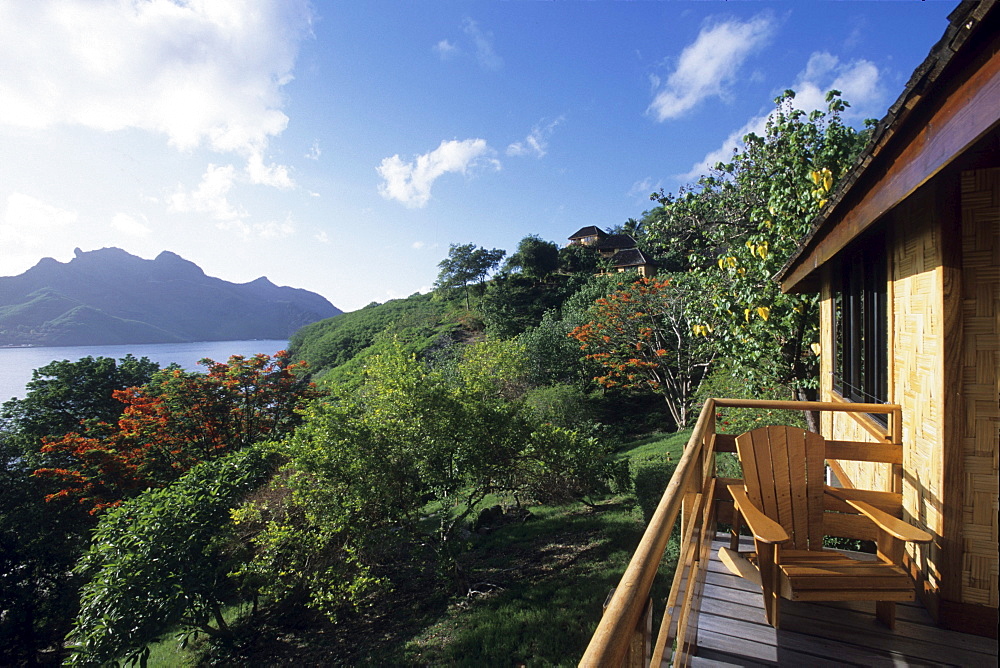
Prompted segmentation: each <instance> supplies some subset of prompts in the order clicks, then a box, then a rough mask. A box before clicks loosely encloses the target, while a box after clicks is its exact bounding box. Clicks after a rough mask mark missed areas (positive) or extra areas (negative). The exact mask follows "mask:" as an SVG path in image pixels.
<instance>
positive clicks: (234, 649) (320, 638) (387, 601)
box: [150, 431, 690, 666]
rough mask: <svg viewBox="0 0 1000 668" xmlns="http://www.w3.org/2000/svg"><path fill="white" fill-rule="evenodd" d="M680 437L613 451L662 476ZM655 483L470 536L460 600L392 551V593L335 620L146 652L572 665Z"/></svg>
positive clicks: (640, 526)
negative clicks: (224, 643)
mask: <svg viewBox="0 0 1000 668" xmlns="http://www.w3.org/2000/svg"><path fill="white" fill-rule="evenodd" d="M689 435H690V432H689V431H684V432H680V433H677V434H671V435H668V436H662V435H653V436H649V437H646V438H644V439H642V440H639V441H636V442H634V443H632V444H631V445H630V446H628V447H627V448H626V449H625V450H623V451H622V452H621V453H620V455H619V456H621V457H624V458H627V459H628V460H629V461H630V463H631V466H632V469H633V473H634V475H635V477H636V479H637V481H638V480H641V479H642V477H643V475H644V474H648V473H650V472H653V473H654V474H655V476H656V477H658V479H659V480H661V481H662V480H663V477H662V474H663V469H662V467H661V465H662V464H667V465H668V468H669V469H672V465H673V464H674V463H676V462H677V460H679V459H680V455H681V452H682V451H683V448H684V444H685V443H686V442H687V439H688V437H689ZM657 485H659V483H658V484H657ZM657 485H654V486H647V487H646V488H642V487H640V488H638V489H637V490H636V493H634V494H630V495H625V496H618V497H612V498H608V499H605V500H603V501H602V502H601V503H600V504H598V506H597V508H596V509H591V508H587V507H585V506H584V505H582V504H571V505H565V506H533V507H532V508H531V509H530V510H531V515H532V519H531V520H530V521H527V522H523V523H512V524H506V525H503V526H500V527H498V528H496V529H494V530H492V531H490V532H488V533H484V534H471V535H470V536H469V539H468V540H469V543H470V549H469V551H468V552H467V553H466V554H465V555H464V557H463V565H464V567H465V569H466V571H467V572H468V573H469V575H470V587H469V589H470V592H469V593H468V594H467V595H461V596H456V595H450V594H449V593H448V592H446V591H443V589H442V584H441V580H440V579H438V578H437V577H435V574H434V573H433V570H431V569H429V568H428V565H427V562H426V561H424V560H421V559H414V558H408V557H406V556H405V555H400V560H399V561H397V562H395V563H393V564H391V565H387V569H388V570H390V571H391V576H392V577H393V581H394V584H395V588H394V590H393V592H392V593H391V594H390V595H389V596H387V597H384V598H382V599H379V600H376V601H373V602H372V603H371V605H370V606H369V607H368V608H366V609H364V610H361V611H359V613H358V614H356V615H353V616H350V617H347V618H344V619H342V620H341V621H340V622H339V623H338V624H337V625H332V624H330V623H329V622H327V621H326V620H325V619H322V618H319V617H317V616H315V615H312V614H309V613H303V612H297V613H295V614H292V615H290V616H287V617H284V618H281V617H278V618H270V619H269V620H268V621H266V622H263V621H253V620H245V621H244V622H243V624H242V626H241V627H240V630H239V636H238V638H237V640H236V642H235V643H234V644H233V645H231V646H228V647H217V648H210V647H206V646H205V645H203V644H202V645H200V646H197V647H196V648H194V651H187V652H181V653H178V651H177V650H176V649H174V648H173V647H168V645H173V646H175V645H176V641H174V640H172V639H167V640H164V641H163V642H161V643H159V645H157V646H156V647H155V648H154V657H162V660H163V661H164V663H163V664H162V665H175V666H176V665H250V664H253V665H292V664H294V665H351V666H384V665H398V666H424V665H435V666H483V665H520V664H525V665H529V666H571V665H576V663H577V662H578V661H579V658H580V656H581V655H582V654H583V651H584V649H585V648H586V645H587V643H588V642H589V640H590V636H591V634H592V633H593V631H594V628H595V627H596V625H597V622H598V620H599V619H600V616H601V609H602V605H603V603H604V600H605V598H606V597H607V595H608V592H609V591H610V590H611V588H613V587H614V586H615V585H616V584H617V583H618V580H619V579H620V578H621V575H622V573H623V572H624V570H625V567H626V566H627V564H628V561H629V559H630V558H631V556H632V552H633V551H634V550H635V547H636V545H637V544H638V543H639V539H640V538H641V536H642V533H643V531H644V529H645V521H644V519H643V517H644V514H645V509H646V508H647V507H649V506H650V505H651V504H652V505H655V503H656V501H658V500H659V495H660V494H662V492H663V489H664V487H665V481H664V482H662V486H657ZM676 553H677V549H676V545H675V544H672V545H671V546H669V547H668V550H667V555H666V558H665V559H664V561H663V564H662V565H661V570H660V577H659V578H658V580H657V582H656V583H655V586H654V591H653V597H654V598H655V599H659V600H662V599H663V598H664V597H665V596H666V594H667V590H668V589H669V586H670V576H671V574H672V573H673V568H674V564H675V560H676ZM656 623H658V620H654V624H656ZM150 665H155V664H154V663H151V664H150Z"/></svg>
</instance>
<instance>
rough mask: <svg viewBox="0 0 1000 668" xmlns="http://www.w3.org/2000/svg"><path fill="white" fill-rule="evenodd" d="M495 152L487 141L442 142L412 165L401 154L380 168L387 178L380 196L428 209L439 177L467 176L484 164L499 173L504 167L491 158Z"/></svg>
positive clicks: (384, 162) (389, 159)
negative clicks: (432, 189)
mask: <svg viewBox="0 0 1000 668" xmlns="http://www.w3.org/2000/svg"><path fill="white" fill-rule="evenodd" d="M492 152H493V151H492V149H490V148H489V146H487V144H486V140H485V139H466V140H464V141H458V140H454V139H453V140H451V141H442V142H441V144H440V146H438V147H437V148H436V149H434V150H433V151H431V152H429V153H424V154H423V155H418V156H417V157H416V158H415V159H413V160H412V161H410V162H406V161H404V160H403V159H402V158H400V157H399V155H398V154H396V155H394V156H392V157H390V158H385V159H383V160H382V162H381V164H379V166H378V168H377V171H378V173H379V175H380V176H381V177H382V178H383V182H382V183H381V184H380V185H379V187H378V191H379V194H381V195H382V197H384V198H386V199H394V200H397V201H399V202H402V203H403V204H405V205H406V206H408V207H411V208H419V207H422V206H425V205H426V204H427V202H428V201H429V200H430V198H431V187H432V186H433V185H434V182H435V181H436V180H437V179H438V178H439V177H441V176H443V175H445V174H448V173H460V174H466V173H467V172H468V170H469V169H470V168H472V167H474V166H477V165H479V164H481V163H484V162H489V163H490V164H492V165H493V166H494V167H495V168H496V169H499V168H500V163H499V162H497V161H496V160H494V159H492V158H490V155H491V154H492Z"/></svg>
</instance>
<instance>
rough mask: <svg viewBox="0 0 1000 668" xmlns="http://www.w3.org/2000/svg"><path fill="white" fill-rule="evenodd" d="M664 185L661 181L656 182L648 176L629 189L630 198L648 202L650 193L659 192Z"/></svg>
mask: <svg viewBox="0 0 1000 668" xmlns="http://www.w3.org/2000/svg"><path fill="white" fill-rule="evenodd" d="M662 185H663V184H662V182H661V181H655V182H654V181H653V179H652V178H651V177H648V176H647V177H646V178H644V179H643V180H642V181H636V182H635V183H633V184H632V187H631V188H629V189H628V196H629V197H638V198H640V199H645V200H648V199H649V195H650V193H652V192H654V191H656V190H659V189H660V188H661V187H662Z"/></svg>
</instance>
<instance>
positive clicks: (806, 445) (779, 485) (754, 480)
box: [736, 427, 826, 550]
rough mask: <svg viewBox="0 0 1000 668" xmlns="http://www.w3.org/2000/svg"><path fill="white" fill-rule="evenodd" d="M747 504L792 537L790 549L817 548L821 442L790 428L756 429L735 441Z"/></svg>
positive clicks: (822, 471) (820, 521)
mask: <svg viewBox="0 0 1000 668" xmlns="http://www.w3.org/2000/svg"><path fill="white" fill-rule="evenodd" d="M736 449H737V452H738V453H739V457H740V463H741V464H742V465H743V474H744V482H745V484H746V488H747V495H748V496H749V497H750V500H751V501H752V502H753V503H754V504H756V505H757V507H758V508H760V510H761V511H763V512H764V514H765V515H767V516H768V517H770V518H772V519H774V520H775V521H776V522H778V523H779V524H781V526H782V527H783V528H784V529H785V531H787V532H788V535H789V536H791V537H792V545H791V547H793V548H795V549H799V550H809V549H812V550H818V549H822V546H823V483H824V482H825V475H826V467H825V461H824V455H825V442H824V440H823V437H822V436H820V435H819V434H813V433H810V432H807V431H805V430H802V429H796V428H793V427H761V428H760V429H754V430H753V431H750V432H747V433H745V434H742V435H740V436H738V437H737V438H736Z"/></svg>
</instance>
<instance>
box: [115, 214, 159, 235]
mask: <svg viewBox="0 0 1000 668" xmlns="http://www.w3.org/2000/svg"><path fill="white" fill-rule="evenodd" d="M146 222H149V221H146ZM111 227H113V228H114V229H115V230H116V231H117V232H120V233H121V234H124V235H126V236H129V237H136V238H143V237H148V236H149V235H150V229H149V226H148V225H145V224H143V223H140V222H139V221H138V220H136V219H135V218H134V217H132V216H130V215H128V214H127V213H116V214H115V216H114V218H112V219H111Z"/></svg>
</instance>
